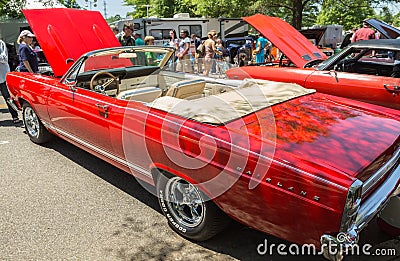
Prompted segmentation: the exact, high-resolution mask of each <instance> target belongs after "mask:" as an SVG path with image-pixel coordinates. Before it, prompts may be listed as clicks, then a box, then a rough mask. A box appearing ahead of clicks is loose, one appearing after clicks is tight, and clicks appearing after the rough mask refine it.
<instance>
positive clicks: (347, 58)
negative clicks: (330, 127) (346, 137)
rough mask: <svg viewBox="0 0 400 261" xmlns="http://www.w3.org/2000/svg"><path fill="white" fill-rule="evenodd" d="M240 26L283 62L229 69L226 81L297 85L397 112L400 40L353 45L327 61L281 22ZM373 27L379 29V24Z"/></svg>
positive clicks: (261, 19) (259, 19)
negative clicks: (265, 41)
mask: <svg viewBox="0 0 400 261" xmlns="http://www.w3.org/2000/svg"><path fill="white" fill-rule="evenodd" d="M244 20H245V21H247V22H248V23H249V24H251V25H252V26H254V27H255V28H256V29H257V30H259V31H260V32H261V33H262V34H263V35H264V36H265V37H266V38H267V39H268V40H270V41H271V42H272V43H273V44H274V45H275V46H276V47H278V48H279V49H280V50H281V52H282V53H284V55H285V58H282V60H281V63H280V64H279V65H277V64H273V65H272V66H268V65H266V66H247V67H240V68H232V69H230V70H228V71H227V75H228V77H229V78H231V79H244V78H258V79H266V80H272V81H279V82H288V83H297V84H299V85H301V86H303V87H306V88H312V89H315V90H317V91H318V92H322V93H327V94H332V95H337V96H341V97H346V98H352V99H357V100H360V101H364V102H369V103H373V104H378V105H382V106H385V107H390V108H395V109H400V78H396V77H393V76H394V74H393V72H394V71H396V70H397V67H398V66H399V65H398V63H399V62H400V39H379V40H369V41H360V42H356V43H353V44H351V45H349V46H347V47H346V48H345V49H344V50H342V51H341V52H340V53H338V54H336V55H334V56H331V57H329V59H327V60H325V57H322V55H321V53H320V51H319V50H318V48H317V47H315V46H313V45H312V44H310V43H309V41H308V40H307V39H306V38H305V37H304V36H303V35H301V34H300V33H299V32H297V31H296V30H295V29H294V28H293V27H292V26H291V25H289V24H288V23H286V22H284V21H283V20H281V19H280V18H276V17H268V16H265V15H261V14H258V15H254V16H250V17H245V18H244ZM372 22H376V24H375V26H376V27H378V28H379V26H378V24H379V23H378V22H379V21H377V20H373V21H372ZM380 28H386V29H387V26H386V27H383V26H382V27H380ZM387 30H388V29H387ZM393 32H394V31H392V34H393ZM392 34H387V35H388V36H389V37H390V36H391V35H392ZM382 35H384V34H382Z"/></svg>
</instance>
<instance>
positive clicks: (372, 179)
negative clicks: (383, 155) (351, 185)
mask: <svg viewBox="0 0 400 261" xmlns="http://www.w3.org/2000/svg"><path fill="white" fill-rule="evenodd" d="M399 159H400V147H399V148H397V150H396V152H395V153H394V155H393V157H392V158H391V159H390V160H389V161H388V162H386V163H385V164H384V165H383V166H382V167H381V168H380V169H379V170H378V171H377V172H376V173H375V174H374V175H372V176H371V177H370V178H369V179H368V180H366V181H365V182H364V186H363V188H362V192H361V194H362V195H364V194H365V193H368V191H369V190H370V189H371V188H372V187H373V185H374V184H376V183H377V182H379V181H380V180H381V179H382V178H383V176H384V175H385V174H386V173H387V172H388V170H390V169H391V168H392V167H393V166H394V165H395V164H396V163H397V162H398V161H399Z"/></svg>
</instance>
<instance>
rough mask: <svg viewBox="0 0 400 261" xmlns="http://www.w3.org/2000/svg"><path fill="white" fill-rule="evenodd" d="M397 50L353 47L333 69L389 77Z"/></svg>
mask: <svg viewBox="0 0 400 261" xmlns="http://www.w3.org/2000/svg"><path fill="white" fill-rule="evenodd" d="M395 56H397V52H395V51H390V50H381V49H354V50H352V51H351V52H349V53H348V54H347V55H346V56H345V57H344V58H343V59H341V60H339V61H338V62H337V63H336V64H335V65H334V70H335V71H341V72H349V73H359V74H368V75H376V76H386V77H391V76H392V73H393V70H394V67H395Z"/></svg>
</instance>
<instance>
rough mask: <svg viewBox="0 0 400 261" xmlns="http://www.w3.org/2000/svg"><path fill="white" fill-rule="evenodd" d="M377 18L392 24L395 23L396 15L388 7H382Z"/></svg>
mask: <svg viewBox="0 0 400 261" xmlns="http://www.w3.org/2000/svg"><path fill="white" fill-rule="evenodd" d="M377 18H378V19H380V20H382V21H384V22H386V23H388V24H392V23H393V21H394V15H393V14H392V13H391V12H390V10H389V7H387V6H385V7H382V9H381V10H380V12H379V14H378V15H377Z"/></svg>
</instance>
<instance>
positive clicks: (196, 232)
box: [157, 174, 229, 241]
mask: <svg viewBox="0 0 400 261" xmlns="http://www.w3.org/2000/svg"><path fill="white" fill-rule="evenodd" d="M157 196H158V200H159V203H160V207H161V209H162V211H163V213H164V215H165V217H166V218H167V220H168V224H169V225H170V226H171V227H172V229H173V230H175V232H177V233H178V234H180V235H182V236H184V237H186V238H189V239H192V240H197V241H204V240H207V239H209V238H211V237H213V236H215V235H216V234H217V233H219V232H220V231H222V230H223V229H224V228H225V227H226V226H227V225H228V223H229V218H228V217H227V216H226V215H225V214H224V213H223V212H222V211H221V210H220V209H219V208H218V207H217V206H216V205H215V204H214V203H213V202H212V201H211V200H207V197H206V195H205V194H204V193H202V192H201V191H200V190H199V189H198V188H197V187H196V186H194V185H193V184H191V183H190V182H188V181H186V180H184V179H182V178H180V177H176V176H169V177H167V176H166V175H163V174H161V175H160V176H159V178H158V180H157Z"/></svg>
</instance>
